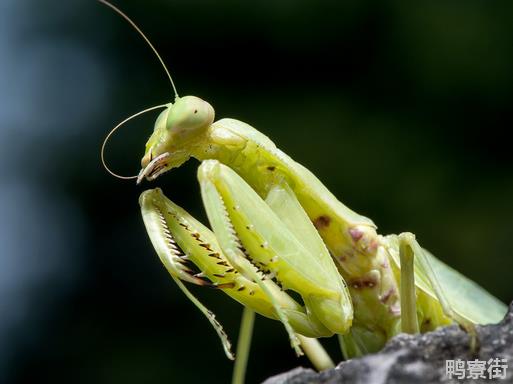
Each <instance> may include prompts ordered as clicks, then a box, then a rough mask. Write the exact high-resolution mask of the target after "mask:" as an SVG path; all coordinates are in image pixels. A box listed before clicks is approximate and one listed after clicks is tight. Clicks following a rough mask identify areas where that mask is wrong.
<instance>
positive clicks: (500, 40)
mask: <svg viewBox="0 0 513 384" xmlns="http://www.w3.org/2000/svg"><path fill="white" fill-rule="evenodd" d="M116 3H117V4H118V5H119V6H120V7H122V9H123V10H125V11H126V12H127V13H128V14H129V15H130V16H131V17H132V18H133V19H134V20H135V21H136V22H137V23H138V24H139V25H140V26H141V28H142V29H143V30H144V31H145V32H146V33H147V35H148V36H149V37H150V39H151V40H152V41H153V42H154V43H155V45H156V46H157V48H158V49H159V51H160V53H161V54H162V56H163V58H164V60H165V61H166V63H168V65H169V68H170V70H171V72H172V74H173V76H174V78H175V81H176V84H177V87H178V91H179V93H180V94H181V95H187V94H192V95H196V96H200V97H202V98H204V99H206V100H208V101H209V102H210V103H212V105H213V106H214V107H215V108H216V113H217V116H218V117H219V118H221V117H234V118H238V119H240V120H243V121H245V122H248V123H250V124H251V125H253V126H254V127H256V128H258V129H259V130H261V131H262V132H264V133H265V134H267V135H269V136H270V137H271V138H272V139H273V140H274V141H275V142H276V143H277V145H278V146H279V147H280V148H281V149H282V150H284V151H285V152H286V153H288V154H289V155H291V156H292V157H293V158H294V159H296V160H298V161H299V162H301V163H302V164H304V165H306V166H307V167H308V168H310V169H311V170H312V171H313V172H314V173H315V174H316V175H318V177H319V178H320V179H321V180H323V181H324V182H325V183H326V185H327V186H328V187H329V188H330V189H331V190H332V192H334V194H335V195H336V196H338V197H339V198H340V199H341V200H342V201H343V202H344V203H345V204H347V205H348V206H349V207H351V208H352V209H354V210H356V211H357V212H359V213H362V214H365V215H367V216H369V217H371V218H372V219H373V220H374V221H375V222H376V224H378V226H379V228H380V231H381V233H384V234H386V233H392V232H394V233H398V232H401V231H406V230H408V231H412V232H414V233H416V234H417V236H418V239H419V240H420V242H421V244H422V245H424V246H425V247H426V248H428V249H430V250H431V251H432V252H433V253H434V254H435V255H438V257H440V258H441V259H443V260H444V261H446V262H447V263H448V264H450V265H452V266H454V267H455V268H457V269H458V270H460V271H461V272H463V273H464V274H466V275H467V276H469V277H470V278H472V279H473V280H475V281H477V282H478V283H479V284H481V285H483V286H484V287H486V288H487V289H488V290H489V291H490V292H492V293H493V294H495V295H496V296H497V297H499V298H500V299H502V300H503V301H505V302H509V301H511V299H512V298H513V284H512V276H511V273H512V271H513V245H512V239H513V203H512V201H511V198H512V196H513V160H512V151H511V140H510V139H509V131H510V130H511V127H512V118H511V102H512V100H513V71H512V68H513V23H512V21H511V20H513V3H512V2H510V1H495V2H489V1H472V0H470V1H443V2H442V1H429V2H408V1H404V2H401V1H390V2H379V1H356V0H353V1H340V2H339V1H311V2H310V1H291V0H281V1H271V0H267V1H258V2H256V1H254V2H248V1H229V0H223V1H187V0H176V1H172V0H169V1H163V0H160V1H145V2H142V1H140V2H137V1H117V2H116ZM171 99H172V93H171V90H170V85H169V84H168V83H167V81H166V77H165V74H164V72H163V70H162V69H161V68H160V67H159V64H158V62H157V60H156V59H155V57H154V56H153V54H152V53H151V51H150V50H149V48H148V47H147V46H145V44H144V43H143V41H142V39H141V38H140V37H138V36H137V35H136V34H135V33H134V31H133V30H132V29H131V28H130V27H129V26H128V24H127V23H125V22H124V21H122V19H120V18H119V17H118V16H116V15H115V14H114V13H113V12H111V11H110V10H109V9H107V8H106V7H105V6H102V5H100V4H99V3H96V2H94V1H92V0H91V1H68V2H61V1H50V0H48V1H35V0H34V1H28V0H26V1H19V0H3V1H2V4H1V5H0V156H2V165H3V166H2V167H1V168H0V180H1V181H0V183H1V184H0V185H1V188H0V213H1V214H0V381H1V382H6V383H7V382H9V383H23V382H31V383H33V382H52V383H58V382H76V383H123V384H128V383H143V382H144V383H182V382H191V383H192V382H198V383H204V382H212V383H214V382H218V383H226V382H228V381H229V378H230V374H231V367H232V364H231V363H230V362H229V361H228V360H226V358H225V357H224V354H223V352H222V349H221V346H220V344H219V342H218V340H217V337H216V335H215V333H214V331H213V330H212V329H211V327H210V325H209V324H208V322H207V321H206V320H205V319H204V318H203V317H202V315H201V314H200V313H199V312H198V311H197V310H195V308H194V307H193V306H192V304H191V303H189V302H188V301H187V300H186V299H185V297H184V296H183V295H182V293H181V292H180V291H179V290H178V288H177V287H176V286H175V285H174V284H173V282H172V280H171V279H170V278H169V276H168V275H167V272H166V271H165V269H164V268H163V267H162V265H161V264H160V262H159V261H158V259H157V257H156V255H155V253H154V251H153V249H152V248H151V245H150V242H149V240H148V238H147V236H146V233H145V230H144V227H143V224H142V220H141V218H140V214H139V207H138V204H137V198H138V195H139V193H140V192H141V191H142V190H143V189H144V188H148V187H150V184H148V183H145V184H144V185H143V186H141V187H137V186H136V185H135V183H133V182H124V181H121V180H117V179H114V178H112V177H110V176H109V175H108V174H107V173H106V172H105V171H104V170H103V169H102V167H101V164H100V160H99V148H100V145H101V142H102V140H103V138H104V136H105V135H106V133H107V132H108V130H109V129H110V127H112V126H113V125H114V124H116V123H117V122H119V121H120V120H122V119H123V118H124V117H126V116H128V115H130V114H133V113H135V112H137V111H139V110H141V109H143V108H145V107H147V106H151V105H155V104H160V103H162V102H167V101H170V100H171ZM155 117H156V114H149V115H148V116H145V117H142V118H140V119H138V120H136V121H134V122H131V123H130V124H128V125H127V126H126V127H125V128H124V129H122V130H121V131H120V132H119V134H118V135H116V136H115V137H114V138H113V140H112V142H111V143H110V144H111V145H110V146H109V147H108V153H107V154H108V160H109V161H110V163H111V165H112V166H113V168H114V169H116V170H117V171H119V172H122V173H125V174H133V173H137V171H138V169H139V161H140V158H141V156H142V154H143V149H144V147H143V145H144V143H145V141H146V138H147V136H148V135H149V134H150V132H151V129H152V126H153V120H154V119H155ZM197 165H198V163H197V162H196V161H191V162H189V163H188V164H187V165H186V166H184V167H183V168H181V169H179V170H176V171H174V172H172V173H169V174H166V175H165V176H164V177H162V178H160V179H159V180H158V182H156V183H153V184H152V185H151V186H154V185H159V186H161V187H163V188H164V189H165V191H166V193H167V194H168V195H169V196H170V197H171V198H172V199H173V200H174V201H176V202H177V203H179V204H180V205H182V206H184V207H186V208H187V209H188V210H189V211H190V212H192V213H193V214H195V215H196V216H198V217H200V218H202V219H204V218H205V215H204V213H203V209H202V206H201V201H200V197H199V189H198V186H197V184H196V181H195V170H196V167H197ZM194 292H196V293H197V294H199V296H200V297H201V298H202V300H203V301H204V302H205V303H207V304H208V306H209V307H210V308H211V309H213V310H214V311H215V312H216V313H217V315H218V318H219V319H220V321H221V322H222V323H223V324H224V325H225V328H226V329H227V331H228V333H229V335H230V336H231V338H232V340H233V341H236V335H237V329H238V324H237V322H238V319H239V316H240V309H241V308H240V306H238V305H236V304H235V303H233V302H231V301H230V300H229V299H228V298H227V297H225V296H224V295H222V294H220V293H219V292H215V291H211V290H205V289H203V290H201V289H200V290H198V289H194ZM328 347H329V348H330V350H332V351H334V352H335V353H334V355H335V356H336V358H337V359H338V358H339V355H338V354H337V349H336V346H335V344H334V343H333V341H331V343H328ZM299 364H308V363H307V361H306V360H299V361H298V360H297V359H296V358H295V357H294V353H293V351H292V350H291V349H290V348H289V345H288V341H287V337H286V333H285V331H284V330H283V329H282V326H281V325H280V324H279V323H278V322H273V321H270V320H265V319H262V318H259V319H258V320H257V323H256V336H255V342H254V345H253V348H252V353H251V360H250V365H249V372H248V382H249V383H257V382H259V381H261V380H262V379H263V378H265V377H266V376H268V375H270V374H272V373H277V372H280V371H282V370H284V369H287V368H292V367H294V366H296V365H299Z"/></svg>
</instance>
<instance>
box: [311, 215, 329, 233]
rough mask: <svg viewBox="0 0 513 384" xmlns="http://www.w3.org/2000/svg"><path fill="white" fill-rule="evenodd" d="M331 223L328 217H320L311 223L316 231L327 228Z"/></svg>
mask: <svg viewBox="0 0 513 384" xmlns="http://www.w3.org/2000/svg"><path fill="white" fill-rule="evenodd" d="M330 223H331V217H329V216H328V215H320V216H319V217H317V218H316V219H315V220H314V221H313V225H314V226H315V228H317V229H318V230H320V229H324V228H327V227H328V226H329V225H330Z"/></svg>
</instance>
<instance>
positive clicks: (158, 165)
mask: <svg viewBox="0 0 513 384" xmlns="http://www.w3.org/2000/svg"><path fill="white" fill-rule="evenodd" d="M168 157H169V152H164V153H163V154H161V155H159V156H157V157H155V158H154V159H153V160H152V161H150V162H149V163H148V165H147V166H146V167H144V168H142V169H141V171H140V172H139V175H138V176H137V184H140V183H141V181H142V180H143V179H147V180H155V179H156V178H157V177H159V176H160V175H161V174H162V173H163V172H165V170H166V165H167V164H166V162H165V160H166V159H167V158H168Z"/></svg>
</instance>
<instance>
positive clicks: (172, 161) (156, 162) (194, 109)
mask: <svg viewBox="0 0 513 384" xmlns="http://www.w3.org/2000/svg"><path fill="white" fill-rule="evenodd" d="M214 115H215V112H214V108H213V107H212V106H211V105H210V104H209V103H207V102H206V101H204V100H202V99H200V98H199V97H196V96H184V97H179V98H176V99H175V102H174V103H172V104H169V105H168V106H167V108H166V109H165V110H164V111H163V112H162V113H161V114H160V115H159V117H158V118H157V120H156V121H155V128H154V130H153V133H152V134H151V136H150V138H149V139H148V141H147V142H146V150H145V153H144V156H143V158H142V160H141V171H140V173H139V176H138V178H137V182H138V183H139V182H141V180H142V179H143V178H146V179H147V180H155V179H156V178H157V177H158V176H160V175H161V174H162V173H164V172H166V171H168V170H170V169H172V168H176V167H179V166H180V165H182V164H183V163H184V162H185V161H187V160H188V159H189V157H190V156H191V152H192V151H193V149H194V148H196V147H198V146H199V145H201V143H202V142H203V141H204V139H205V133H206V132H207V130H208V128H209V127H210V125H211V124H212V123H213V122H214Z"/></svg>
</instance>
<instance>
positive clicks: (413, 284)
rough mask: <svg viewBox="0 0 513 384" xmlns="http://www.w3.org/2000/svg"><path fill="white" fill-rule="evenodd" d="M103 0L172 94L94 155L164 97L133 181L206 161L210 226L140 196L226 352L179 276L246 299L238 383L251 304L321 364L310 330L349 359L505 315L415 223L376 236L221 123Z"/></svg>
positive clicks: (252, 139)
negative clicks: (433, 250)
mask: <svg viewBox="0 0 513 384" xmlns="http://www.w3.org/2000/svg"><path fill="white" fill-rule="evenodd" d="M99 1H100V2H102V3H104V4H106V5H108V6H109V7H111V8H112V9H114V10H115V11H116V12H118V13H119V14H120V15H121V16H122V17H124V18H125V19H126V20H127V21H128V22H129V23H130V24H131V25H132V26H133V27H134V28H135V29H136V30H137V31H138V32H139V33H140V34H141V35H142V36H143V38H144V39H145V40H146V42H147V43H148V44H149V46H150V47H151V48H152V49H153V51H154V52H155V53H156V54H157V57H158V58H159V60H160V61H161V63H162V65H163V66H164V69H165V70H166V73H167V75H168V77H169V79H170V81H171V84H172V86H173V90H174V92H175V99H174V101H173V102H170V103H167V104H163V105H160V106H156V107H152V108H149V109H146V110H144V111H141V112H139V113H137V114H135V115H133V116H131V117H129V118H128V119H125V120H124V121H122V122H121V123H120V124H118V125H117V126H116V127H115V128H114V129H113V130H112V131H111V132H110V133H109V135H107V138H106V140H105V142H104V145H103V146H102V161H104V158H103V151H104V148H105V143H106V142H107V140H108V139H109V138H110V136H111V135H112V134H113V133H114V132H115V131H116V130H117V129H118V128H119V127H120V126H122V125H123V124H124V123H125V122H127V121H128V120H130V119H132V118H134V117H137V116H139V115H141V114H142V113H145V112H148V111H151V110H155V109H157V108H164V111H163V112H161V113H160V115H159V116H158V118H157V120H156V122H155V126H154V131H153V133H152V135H151V136H150V138H149V139H148V141H147V143H146V148H145V152H144V156H143V158H142V160H141V170H140V172H139V174H138V175H137V176H136V178H137V182H138V183H141V182H142V181H143V180H147V181H153V180H155V179H157V178H159V177H160V176H161V175H163V174H164V173H167V172H168V171H170V170H172V169H173V168H177V167H180V166H181V165H182V164H183V163H185V162H186V161H187V160H189V159H190V158H191V157H193V158H196V159H197V160H199V161H200V162H201V165H200V166H199V168H198V181H199V185H200V191H201V196H202V200H203V203H204V206H205V210H206V212H207V216H208V221H209V223H210V227H211V229H209V228H207V227H206V226H205V225H204V224H202V223H200V222H199V221H198V220H196V219H195V218H194V217H193V216H191V215H190V214H189V213H188V212H187V211H186V210H184V209H183V208H181V207H180V206H178V205H177V204H175V203H174V202H172V201H171V200H169V199H168V198H167V197H166V196H165V195H164V193H163V192H162V191H161V190H160V189H158V188H155V189H149V190H146V191H144V192H143V193H142V194H141V196H140V199H139V204H140V207H141V213H142V217H143V222H144V225H145V228H146V231H147V233H148V236H149V238H150V241H151V243H152V245H153V247H154V248H155V251H156V253H157V255H158V256H159V258H160V260H161V261H162V263H163V264H164V266H165V267H166V269H167V270H168V271H169V273H170V275H171V277H172V278H173V280H174V281H175V282H176V283H177V285H178V286H179V288H180V289H181V290H182V291H183V292H184V293H185V295H186V296H187V297H188V298H189V299H190V300H191V301H192V302H193V303H194V305H195V306H196V307H197V308H198V309H199V310H200V311H201V312H202V313H203V314H204V315H205V316H206V317H207V319H208V320H209V321H210V323H211V324H212V325H213V327H214V329H215V330H216V332H217V333H218V335H219V337H220V339H221V341H222V345H223V347H224V350H225V353H226V355H227V356H228V358H230V359H234V358H235V356H234V354H233V352H232V351H231V344H230V342H229V340H228V337H227V335H226V333H225V332H224V330H223V328H222V327H221V325H220V324H219V323H218V322H217V320H216V319H215V316H214V314H213V313H212V312H211V311H209V310H208V309H207V308H206V307H205V306H204V305H203V304H202V303H201V302H200V301H199V300H198V299H197V298H196V297H194V296H193V295H192V293H191V292H190V291H189V290H188V288H187V287H186V285H185V284H184V283H183V282H186V283H191V284H196V285H199V286H209V287H214V288H216V289H218V290H219V291H222V292H224V293H225V294H227V295H228V296H230V297H231V298H233V299H234V300H236V301H238V302H239V303H241V304H242V305H243V308H244V309H243V318H242V323H241V331H240V335H239V342H238V345H237V350H236V351H237V358H236V361H235V368H234V375H233V383H242V382H243V381H244V372H245V368H246V365H247V360H248V354H249V347H250V341H251V333H252V327H253V320H254V314H255V313H258V314H260V315H262V316H265V317H267V318H271V319H275V320H278V321H280V322H281V323H282V324H283V326H284V328H285V330H286V333H287V335H288V338H289V340H290V344H291V347H292V348H293V349H294V350H295V352H296V354H297V355H301V354H303V353H305V354H306V355H307V356H308V357H309V358H310V360H311V361H312V363H313V365H314V366H315V367H316V368H317V369H326V368H329V367H331V366H333V362H332V361H331V359H330V357H329V356H328V355H327V354H326V352H325V351H324V349H323V348H322V346H321V344H320V343H319V341H318V340H317V339H318V338H323V337H330V336H333V335H337V336H338V339H339V342H340V346H341V350H342V353H343V355H344V357H345V358H353V357H357V356H362V355H364V354H367V353H373V352H376V351H378V350H380V349H381V348H382V347H383V346H384V345H385V343H386V342H387V341H388V340H389V339H390V338H392V337H393V336H395V335H396V334H398V333H400V332H407V333H418V332H427V331H430V330H433V329H435V328H437V327H439V326H444V325H449V324H452V323H457V324H460V325H461V326H462V327H464V328H465V329H466V330H468V331H469V332H470V333H471V334H472V333H473V327H474V326H475V324H487V323H495V322H498V321H499V320H501V319H502V317H503V316H504V314H505V313H506V306H505V305H504V304H503V303H502V302H500V301H499V300H497V299H496V298H494V297H493V296H492V295H490V294H489V293H488V292H486V291H485V290H484V289H483V288H481V287H479V286H478V285H477V284H475V283H474V282H472V281H471V280H469V279H467V278H466V277H464V276H463V275H461V274H460V273H458V272H457V271H455V270H453V269H452V268H450V267H449V266H447V265H446V264H444V263H443V262H442V261H440V260H439V259H437V258H435V257H434V256H433V255H431V254H430V253H429V252H428V251H427V250H425V249H423V248H422V247H421V246H420V245H419V243H418V242H417V240H416V238H415V236H414V235H413V234H411V233H401V234H399V235H380V234H378V233H377V227H376V226H375V224H374V223H373V222H372V220H370V219H368V218H366V217H364V216H362V215H359V214H357V213H356V212H353V211H352V210H351V209H349V208H348V207H346V206H345V205H344V204H343V203H342V202H340V201H339V200H338V199H337V198H336V197H335V196H334V195H333V194H331V192H330V191H329V190H328V189H327V188H326V187H325V186H324V185H323V184H322V182H321V181H320V180H318V179H317V177H316V176H315V175H314V174H313V173H311V172H310V171H309V170H308V169H306V168H305V167H303V166H302V165H300V164H299V163H297V162H296V161H294V160H293V159H291V158H290V157H289V156H288V155H287V154H285V153H284V152H282V151H281V150H279V149H278V148H277V147H276V145H275V144H274V143H273V142H272V141H271V140H270V139H269V138H268V137H266V136H265V135H264V134H262V133H261V132H259V131H258V130H256V129H255V128H253V127H251V126H250V125H248V124H246V123H244V122H242V121H238V120H234V119H226V118H225V119H221V120H217V121H215V111H214V108H213V107H212V106H211V105H210V104H209V103H208V102H206V101H204V100H202V99H200V98H198V97H195V96H184V97H179V96H178V93H177V92H176V88H175V86H174V83H173V80H172V78H171V76H170V75H169V72H168V70H167V68H166V67H165V65H164V64H163V62H162V59H161V58H160V56H159V55H158V53H157V51H156V50H155V48H154V47H153V45H152V44H151V43H150V42H149V40H148V39H147V38H146V37H145V36H144V34H143V33H142V32H141V31H140V29H139V28H138V27H137V26H136V25H135V24H134V23H133V22H132V21H131V20H130V19H129V18H128V17H127V16H126V15H124V14H123V13H122V12H121V11H120V10H118V9H117V8H116V7H114V6H113V5H111V4H110V3H108V2H107V1H104V0H99ZM104 165H105V167H106V168H107V166H106V164H105V162H104ZM107 169H108V168H107ZM109 172H111V171H110V170H109ZM111 173H112V174H114V173H113V172H111ZM114 175H115V176H118V175H116V174H114ZM118 177H119V176H118ZM291 291H293V292H294V293H295V295H292V294H291Z"/></svg>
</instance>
